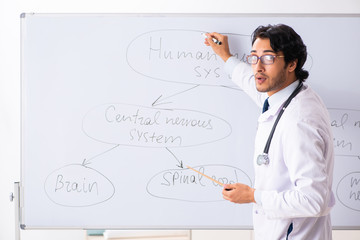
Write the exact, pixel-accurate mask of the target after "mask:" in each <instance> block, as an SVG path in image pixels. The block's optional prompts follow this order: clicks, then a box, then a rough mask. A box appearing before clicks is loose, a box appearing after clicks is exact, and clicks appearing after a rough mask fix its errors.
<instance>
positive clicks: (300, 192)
mask: <svg viewBox="0 0 360 240" xmlns="http://www.w3.org/2000/svg"><path fill="white" fill-rule="evenodd" d="M225 69H226V71H227V72H228V73H229V74H230V76H231V78H232V80H233V82H234V83H235V84H237V85H238V86H239V87H240V88H242V89H243V90H244V92H246V93H247V94H248V95H249V96H250V97H251V98H252V99H253V100H254V101H255V103H256V104H257V105H258V106H259V107H262V104H263V102H264V101H265V99H266V98H267V97H268V95H267V94H266V93H260V92H258V91H257V90H256V85H255V78H254V75H253V72H252V68H251V66H249V65H248V64H246V63H243V62H240V61H239V60H237V59H236V58H234V57H231V58H230V59H229V60H228V61H227V62H226V64H225ZM298 84H299V81H296V82H294V83H293V84H291V85H289V86H288V87H286V88H284V89H282V90H281V91H279V92H277V93H275V94H274V95H272V96H271V97H270V98H269V104H270V108H269V110H268V111H266V112H265V113H263V114H261V115H260V116H259V119H258V129H257V134H256V139H255V152H254V160H253V161H254V168H255V184H254V188H255V189H256V191H255V200H256V202H257V203H256V204H254V206H253V224H254V232H255V239H256V240H260V239H271V240H272V239H286V235H287V231H288V228H289V226H290V224H291V223H293V230H292V232H291V233H290V235H289V239H311V240H315V239H324V240H325V239H326V240H327V239H332V236H331V219H330V214H329V213H330V210H331V208H332V207H333V205H334V203H335V200H334V194H333V192H332V190H331V189H332V180H333V166H334V148H333V137H332V133H331V129H330V118H329V114H328V111H327V108H326V107H325V105H324V103H323V102H322V100H321V99H320V97H319V96H318V95H317V94H316V93H315V92H314V91H313V90H312V89H311V88H310V87H309V86H308V85H306V84H305V83H304V86H303V87H302V90H301V91H300V93H299V94H298V95H297V96H296V97H295V98H294V99H293V100H292V101H291V103H290V105H289V106H288V107H287V108H286V110H285V112H284V114H283V115H282V117H281V119H280V121H279V123H278V125H277V127H276V130H275V133H274V136H273V138H272V141H271V145H270V149H269V159H270V161H269V164H268V165H260V166H259V165H258V164H257V163H256V159H257V156H258V155H259V154H261V153H263V150H264V147H265V144H266V141H267V139H268V137H269V134H270V131H271V129H272V127H273V124H274V122H275V119H276V117H277V115H278V114H279V112H280V110H281V107H282V105H283V104H284V102H285V101H286V99H287V98H288V97H289V96H290V95H291V93H292V92H293V91H294V90H295V88H296V87H297V86H298Z"/></svg>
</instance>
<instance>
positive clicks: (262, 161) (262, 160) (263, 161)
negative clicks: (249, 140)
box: [256, 153, 269, 166]
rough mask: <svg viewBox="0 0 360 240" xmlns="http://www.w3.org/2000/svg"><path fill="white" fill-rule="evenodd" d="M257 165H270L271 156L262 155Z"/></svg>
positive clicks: (258, 158)
mask: <svg viewBox="0 0 360 240" xmlns="http://www.w3.org/2000/svg"><path fill="white" fill-rule="evenodd" d="M256 162H257V164H258V165H259V166H261V165H263V164H264V165H268V164H269V155H268V154H267V153H262V154H260V155H259V156H258V157H257V161H256Z"/></svg>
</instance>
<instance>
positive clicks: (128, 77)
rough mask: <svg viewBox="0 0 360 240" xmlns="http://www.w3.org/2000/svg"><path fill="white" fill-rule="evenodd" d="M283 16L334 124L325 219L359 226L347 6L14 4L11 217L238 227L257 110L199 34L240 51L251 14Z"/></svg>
mask: <svg viewBox="0 0 360 240" xmlns="http://www.w3.org/2000/svg"><path fill="white" fill-rule="evenodd" d="M269 23H272V24H277V23H284V24H288V25H290V26H292V27H293V28H294V29H295V30H296V31H297V32H298V33H299V34H300V35H301V36H302V38H303V40H304V42H305V44H306V45H307V47H308V53H309V57H308V61H307V63H306V65H305V68H306V69H307V70H309V72H310V77H309V79H308V80H307V83H308V84H309V85H311V86H312V87H313V88H314V89H315V90H316V91H317V92H318V93H319V94H320V96H321V97H322V98H323V100H324V102H325V103H326V105H327V106H328V109H329V112H330V115H331V118H332V128H333V131H334V145H335V153H336V159H335V173H334V183H333V190H334V193H335V195H336V201H337V203H336V206H335V207H334V209H333V211H332V222H333V226H334V228H348V229H349V228H359V226H360V101H359V95H360V85H359V80H360V79H359V73H358V69H357V63H358V59H359V54H360V45H359V42H360V32H359V31H358V29H360V17H359V16H351V15H343V16H328V15H321V16H315V15H306V16H305V15H304V16H300V15H295V16H288V15H279V16H276V15H268V16H260V15H216V14H215V15H201V14H196V15H195V14H193V15H186V14H173V15H170V14H22V15H21V40H22V41H21V42H22V51H21V52H22V55H21V66H22V67H21V72H22V74H21V77H22V93H21V96H22V119H21V124H22V131H21V134H22V140H21V141H22V143H21V145H22V146H21V151H22V154H21V156H22V160H21V193H22V194H21V197H22V202H21V222H22V226H23V228H87V229H90V228H105V229H111V228H114V229H115V228H121V229H124V228H129V229H140V228H149V229H151V228H169V229H178V228H179V229H180V228H192V229H196V228H218V229H232V228H234V229H235V228H236V229H238V228H244V229H249V228H252V217H251V216H252V205H251V204H245V205H238V204H232V203H229V202H227V201H225V200H223V199H222V195H221V191H222V188H221V187H220V186H219V185H218V184H216V183H214V182H212V181H210V180H208V179H206V178H204V177H202V176H201V175H199V174H197V173H195V172H193V171H191V170H189V169H187V168H186V167H185V166H186V165H189V166H191V167H193V168H196V169H197V170H199V171H201V172H203V173H205V174H207V175H209V176H211V177H212V178H214V179H216V180H218V181H220V182H223V183H232V182H242V183H245V184H248V185H250V186H253V182H254V173H253V165H252V164H253V163H252V162H253V161H252V159H253V145H254V137H255V132H256V127H257V126H256V123H257V117H258V116H259V114H260V109H258V108H257V107H256V106H255V104H254V103H253V102H251V100H250V99H249V98H248V97H247V96H246V95H245V94H244V92H243V91H241V90H240V89H238V88H237V87H236V86H235V85H234V84H233V83H232V82H231V80H230V78H229V76H227V75H226V74H225V72H224V70H223V62H222V60H221V59H219V58H218V57H216V56H215V55H214V54H213V52H212V50H211V49H210V48H208V47H206V46H205V45H204V44H203V42H204V39H203V37H202V36H201V34H200V33H201V32H212V31H217V32H220V33H223V34H227V35H228V36H229V41H230V46H231V52H232V53H233V54H235V55H236V56H237V57H238V58H239V59H241V60H244V56H246V55H247V54H248V53H249V51H250V47H251V41H250V35H251V33H252V32H253V30H254V29H255V28H256V27H257V26H259V25H267V24H269Z"/></svg>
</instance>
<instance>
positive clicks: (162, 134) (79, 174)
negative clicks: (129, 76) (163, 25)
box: [45, 30, 252, 207]
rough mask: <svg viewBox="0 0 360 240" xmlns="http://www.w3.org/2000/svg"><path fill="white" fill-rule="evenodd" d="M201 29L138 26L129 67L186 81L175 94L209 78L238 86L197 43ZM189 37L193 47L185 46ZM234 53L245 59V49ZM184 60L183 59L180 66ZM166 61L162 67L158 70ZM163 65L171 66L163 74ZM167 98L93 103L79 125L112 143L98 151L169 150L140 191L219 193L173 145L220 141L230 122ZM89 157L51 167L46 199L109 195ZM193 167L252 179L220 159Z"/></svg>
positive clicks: (208, 198)
mask: <svg viewBox="0 0 360 240" xmlns="http://www.w3.org/2000/svg"><path fill="white" fill-rule="evenodd" d="M201 32H202V31H186V30H160V31H152V32H148V33H144V34H141V35H140V36H138V37H136V38H135V39H134V40H133V41H131V42H130V44H129V46H128V48H127V56H126V57H127V62H128V64H129V67H130V68H131V69H132V70H133V71H135V72H136V73H138V74H141V75H143V76H146V77H148V78H149V79H150V80H151V81H156V80H161V81H165V82H172V83H173V84H182V85H186V86H187V88H186V90H183V91H181V92H179V93H177V94H176V95H181V94H182V93H184V92H190V91H191V90H192V89H194V88H201V87H202V86H208V85H212V86H216V87H221V88H227V89H228V91H239V90H238V89H236V87H235V86H234V85H233V84H231V81H230V80H229V79H228V77H227V76H225V73H224V71H223V69H222V62H221V61H219V60H218V59H217V56H216V55H215V54H214V53H213V52H212V51H211V49H209V48H207V47H206V46H201V44H202V41H201V40H202V36H201ZM232 35H233V37H234V38H235V39H236V40H235V41H238V42H246V40H248V38H249V36H248V35H242V34H232ZM184 36H186V37H185V38H184ZM184 39H187V41H184ZM191 42H197V44H190V43H191ZM192 45H194V48H193V49H189V46H192ZM199 49H200V50H199ZM236 55H237V56H239V57H240V58H241V59H242V60H244V59H245V56H246V53H245V52H241V53H237V54H236ZM184 62H186V63H187V66H190V67H186V68H181V67H180V66H181V65H182V63H184ZM165 67H166V69H167V71H162V70H163V69H164V68H165ZM169 70H170V71H169ZM169 72H171V73H174V74H171V75H167V73H169ZM169 99H170V97H162V96H159V98H157V99H155V101H154V102H153V103H152V104H151V106H141V105H133V104H131V103H107V104H102V105H99V106H95V107H93V108H92V109H90V110H89V111H88V112H87V113H86V115H85V116H84V118H83V121H82V129H83V132H84V134H85V135H86V136H88V137H89V138H91V139H93V140H95V141H98V142H101V143H106V144H110V145H113V147H111V148H110V149H109V150H106V151H105V153H101V154H106V152H108V151H112V150H115V149H116V148H118V147H121V146H132V147H134V151H139V150H140V151H141V149H142V148H159V151H164V150H165V151H168V152H169V158H170V159H171V161H173V162H174V163H175V164H174V167H176V168H174V169H159V170H160V171H159V172H155V173H154V175H153V177H152V178H151V179H149V181H148V184H147V186H146V191H147V192H148V194H149V195H151V196H153V197H156V198H162V199H171V200H178V201H189V202H213V201H224V200H223V199H222V195H221V189H222V188H221V186H219V185H218V184H216V183H215V182H212V181H210V180H208V179H206V178H204V177H203V176H202V175H200V174H198V173H194V172H193V171H191V170H189V169H187V168H185V167H184V164H183V160H181V159H178V158H177V157H176V155H175V154H174V153H173V152H172V149H174V148H181V149H184V150H183V151H186V148H187V147H196V146H199V145H204V144H208V143H213V142H217V141H221V140H222V139H225V138H227V137H228V136H230V135H231V134H232V126H231V124H230V123H229V122H227V120H226V119H223V118H222V117H221V116H216V115H214V113H207V112H202V111H199V110H196V109H192V108H191V106H189V108H188V109H176V108H171V106H170V104H168V102H167V101H169ZM215 114H216V113H215ZM92 161H95V159H85V160H83V162H82V163H81V164H80V163H74V164H70V165H67V166H64V167H61V168H59V169H56V170H55V171H54V172H52V173H51V174H50V175H49V176H48V178H47V179H46V182H45V191H46V193H47V196H48V197H49V198H50V200H52V201H53V202H54V203H56V204H59V205H62V206H68V207H81V206H92V205H96V204H101V203H103V202H106V201H108V200H109V199H111V198H112V197H113V196H114V194H115V193H116V186H115V185H114V184H113V183H112V181H111V180H110V179H109V178H107V177H106V176H105V175H104V174H103V173H100V172H99V171H97V170H96V169H94V168H92V167H91V162H92ZM188 164H189V163H188ZM194 167H195V168H196V169H197V170H198V171H200V172H202V173H204V174H206V175H210V176H212V178H214V179H215V180H217V181H219V182H221V183H223V184H228V183H236V182H242V183H245V184H247V185H250V186H252V180H251V179H250V177H249V176H248V175H247V174H246V172H245V171H243V170H242V169H240V168H238V167H235V166H229V165H224V164H221V162H220V163H219V164H216V165H215V164H207V163H204V164H203V165H199V166H194ZM144 190H145V188H144Z"/></svg>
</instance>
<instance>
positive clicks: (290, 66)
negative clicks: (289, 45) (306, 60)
mask: <svg viewBox="0 0 360 240" xmlns="http://www.w3.org/2000/svg"><path fill="white" fill-rule="evenodd" d="M297 62H298V60H297V59H296V60H294V61H292V62H289V64H288V70H289V72H293V71H295V69H296V66H297Z"/></svg>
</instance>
